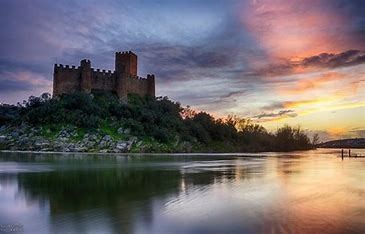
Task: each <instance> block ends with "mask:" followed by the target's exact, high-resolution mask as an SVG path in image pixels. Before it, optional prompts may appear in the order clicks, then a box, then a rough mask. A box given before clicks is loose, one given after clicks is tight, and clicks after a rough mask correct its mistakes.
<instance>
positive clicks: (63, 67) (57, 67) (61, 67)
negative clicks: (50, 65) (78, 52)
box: [54, 64, 80, 71]
mask: <svg viewBox="0 0 365 234" xmlns="http://www.w3.org/2000/svg"><path fill="white" fill-rule="evenodd" d="M79 69H80V67H76V66H74V65H72V66H71V67H70V66H69V65H63V64H55V66H54V70H55V71H56V70H57V71H78V70H79Z"/></svg>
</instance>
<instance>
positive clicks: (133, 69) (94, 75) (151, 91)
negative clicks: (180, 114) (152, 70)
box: [53, 51, 155, 98]
mask: <svg viewBox="0 0 365 234" xmlns="http://www.w3.org/2000/svg"><path fill="white" fill-rule="evenodd" d="M75 91H83V92H86V93H91V92H98V91H102V92H112V93H115V94H116V95H117V96H118V97H119V98H125V97H127V95H128V94H129V93H135V94H139V95H140V96H146V95H149V96H155V76H154V75H147V78H142V77H138V76H137V55H136V54H134V53H133V52H131V51H128V52H116V53H115V71H114V72H112V71H110V70H109V71H105V70H102V71H101V70H100V69H96V70H95V69H94V68H91V63H90V60H87V59H84V60H81V62H80V66H79V67H75V66H71V67H70V66H69V65H66V66H64V65H62V64H55V65H54V73H53V96H59V95H61V94H70V93H73V92H75Z"/></svg>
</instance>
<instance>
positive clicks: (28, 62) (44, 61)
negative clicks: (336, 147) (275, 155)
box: [0, 0, 365, 140]
mask: <svg viewBox="0 0 365 234" xmlns="http://www.w3.org/2000/svg"><path fill="white" fill-rule="evenodd" d="M364 12H365V1H362V0H306V1H300V0H247V1H238V0H184V1H173V0H155V1H147V0H131V1H126V0H124V1H123V0H104V1H96V0H74V1H72V0H63V1H51V0H49V1H46V0H32V1H29V0H3V1H0V27H1V31H0V102H1V103H13V104H15V103H17V102H21V101H22V100H25V99H27V98H28V97H29V96H30V95H40V94H41V93H43V92H50V93H51V92H52V79H53V74H52V73H53V65H54V64H55V63H61V64H69V65H78V64H79V61H80V60H81V59H84V58H88V59H90V60H91V63H92V67H94V68H100V69H111V70H114V54H115V52H116V51H125V50H132V51H134V52H135V53H136V54H137V55H138V69H139V71H138V73H139V75H140V76H146V74H147V73H153V74H155V76H156V92H157V95H158V96H168V97H169V98H171V99H172V100H174V101H179V102H180V103H181V104H182V105H183V106H186V105H189V106H191V107H192V108H194V109H196V110H200V111H207V112H209V113H211V114H213V115H214V116H215V117H224V116H227V115H235V116H238V117H242V118H250V119H251V120H252V121H254V122H256V123H259V124H262V125H263V126H264V127H266V128H267V129H268V130H270V131H274V130H275V129H277V128H278V127H281V126H283V125H284V124H290V125H293V126H297V125H300V126H301V127H302V128H303V129H305V130H306V131H308V132H309V133H311V134H312V133H319V134H320V136H321V139H322V140H328V139H337V138H345V137H365V121H364V120H365V14H364Z"/></svg>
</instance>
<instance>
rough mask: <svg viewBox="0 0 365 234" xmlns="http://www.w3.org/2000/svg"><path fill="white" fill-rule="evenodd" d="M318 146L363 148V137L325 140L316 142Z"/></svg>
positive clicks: (364, 144) (364, 146)
mask: <svg viewBox="0 0 365 234" xmlns="http://www.w3.org/2000/svg"><path fill="white" fill-rule="evenodd" d="M317 147H319V148H365V138H351V139H342V140H334V141H327V142H324V143H321V144H318V145H317Z"/></svg>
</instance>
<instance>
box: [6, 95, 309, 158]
mask: <svg viewBox="0 0 365 234" xmlns="http://www.w3.org/2000/svg"><path fill="white" fill-rule="evenodd" d="M22 123H26V124H29V125H31V126H60V125H72V126H75V127H77V128H80V129H84V130H85V131H86V132H88V131H97V130H98V129H99V128H105V126H108V127H109V128H112V129H118V128H120V127H123V128H124V129H130V131H131V134H133V135H134V136H136V137H138V138H139V139H142V140H148V141H156V142H158V143H159V144H164V145H166V146H168V147H170V151H171V152H174V151H175V150H174V145H176V144H177V142H186V143H188V144H191V145H192V151H206V152H247V151H291V150H304V149H310V148H312V146H313V145H312V143H311V141H310V139H309V137H308V136H307V135H306V134H305V133H304V132H303V131H302V130H301V129H300V127H294V128H293V127H290V126H284V127H282V128H279V129H278V130H277V131H276V132H275V133H271V132H268V131H267V130H266V129H265V128H264V127H262V126H260V125H258V124H254V123H252V122H251V121H249V120H246V119H240V118H236V117H232V116H230V117H228V118H226V119H216V118H214V117H213V116H211V115H210V114H208V113H206V112H195V111H193V110H191V109H190V108H189V107H187V108H184V107H182V106H181V104H180V103H178V102H173V101H171V100H169V99H168V98H167V97H157V98H152V97H145V98H141V97H139V96H135V95H130V96H129V97H128V102H121V101H119V100H118V99H117V98H116V97H115V96H114V95H108V94H93V95H88V94H85V93H74V94H72V95H64V96H62V97H59V98H51V95H50V94H47V93H45V94H43V95H41V96H40V97H34V96H31V97H30V98H29V99H28V100H27V101H24V102H23V103H22V104H18V105H17V106H12V105H1V107H0V124H1V125H12V126H15V125H20V124H22ZM51 129H52V128H51Z"/></svg>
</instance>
